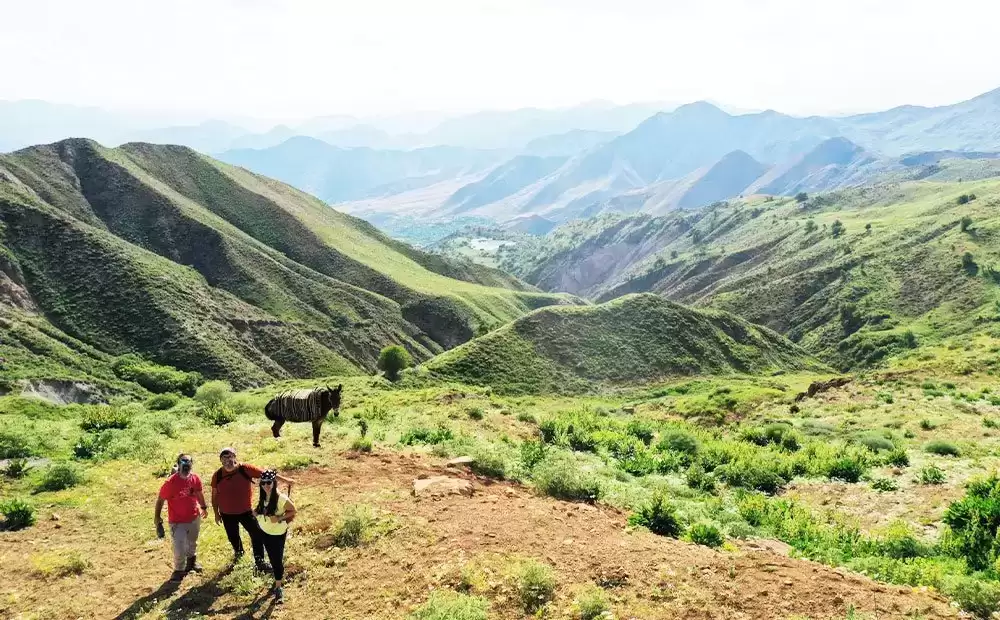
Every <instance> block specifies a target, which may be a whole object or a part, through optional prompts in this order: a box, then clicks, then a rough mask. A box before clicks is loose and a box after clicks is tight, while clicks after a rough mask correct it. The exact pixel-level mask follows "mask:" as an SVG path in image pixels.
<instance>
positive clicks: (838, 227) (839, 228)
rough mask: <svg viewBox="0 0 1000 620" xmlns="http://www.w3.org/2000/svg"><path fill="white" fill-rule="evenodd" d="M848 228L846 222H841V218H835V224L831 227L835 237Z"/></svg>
mask: <svg viewBox="0 0 1000 620" xmlns="http://www.w3.org/2000/svg"><path fill="white" fill-rule="evenodd" d="M846 230H847V228H846V227H845V226H844V223H843V222H841V221H840V220H834V222H833V226H831V227H830V233H831V234H833V238H834V239H836V238H837V237H839V236H840V235H842V234H844V231H846Z"/></svg>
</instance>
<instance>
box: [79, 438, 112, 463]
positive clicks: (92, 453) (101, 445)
mask: <svg viewBox="0 0 1000 620" xmlns="http://www.w3.org/2000/svg"><path fill="white" fill-rule="evenodd" d="M113 438H114V433H112V432H109V431H103V432H100V433H84V434H83V435H81V436H80V439H79V440H78V441H77V442H76V444H75V445H74V446H73V456H75V457H76V458H78V459H94V458H97V457H98V456H100V455H101V454H102V453H103V452H105V451H106V450H107V449H108V446H109V445H110V444H111V440H112V439H113Z"/></svg>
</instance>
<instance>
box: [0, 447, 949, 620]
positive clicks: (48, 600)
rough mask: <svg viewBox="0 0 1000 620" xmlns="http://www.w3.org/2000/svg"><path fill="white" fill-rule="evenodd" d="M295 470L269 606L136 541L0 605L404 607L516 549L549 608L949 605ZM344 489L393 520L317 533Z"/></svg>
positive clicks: (356, 612)
mask: <svg viewBox="0 0 1000 620" xmlns="http://www.w3.org/2000/svg"><path fill="white" fill-rule="evenodd" d="M429 475H430V476H432V475H451V476H456V477H463V478H466V479H469V480H471V481H472V482H473V485H474V490H475V492H474V494H473V496H472V497H471V498H470V497H463V496H447V497H442V498H424V497H413V496H412V495H411V493H410V490H411V488H412V484H413V480H414V479H415V478H417V477H420V476H429ZM296 478H297V479H298V480H299V487H298V489H302V491H299V490H296V491H295V492H296V493H299V497H300V498H301V499H300V500H299V501H301V510H302V515H303V518H302V520H301V524H300V529H299V531H298V532H297V533H296V534H295V543H294V544H291V543H290V547H289V553H288V561H289V564H290V568H289V573H290V575H291V577H290V579H289V584H288V586H287V588H286V593H287V596H288V602H287V604H286V605H284V606H283V607H282V608H276V609H275V608H272V607H271V606H269V605H268V604H267V603H268V599H266V598H260V599H258V600H257V601H256V602H255V603H253V604H250V603H249V602H248V600H247V599H240V598H236V597H234V596H233V595H231V594H228V593H225V592H223V591H222V590H221V589H220V588H219V587H218V585H217V583H216V581H217V579H216V576H217V573H218V572H219V570H218V568H215V569H213V568H212V566H211V563H210V565H209V569H208V570H206V572H205V574H204V575H203V576H200V577H193V578H189V579H187V580H185V582H184V584H183V585H182V586H181V588H180V589H179V590H178V591H176V592H170V591H160V592H158V593H157V594H156V595H154V596H151V595H150V593H151V592H153V591H154V590H156V589H157V587H158V586H160V584H161V583H162V582H163V579H164V578H165V574H164V566H162V564H163V562H157V561H150V560H149V557H150V556H149V554H147V553H144V552H143V550H142V549H134V548H133V549H128V548H123V549H120V550H119V553H117V554H116V555H115V566H113V567H110V568H109V567H104V569H103V570H96V569H95V570H94V571H91V572H87V573H84V574H83V575H82V576H79V577H72V578H68V579H64V580H61V581H48V582H46V581H43V580H39V579H37V578H35V579H33V580H31V577H30V575H28V574H27V573H26V572H24V571H16V572H15V573H14V574H13V575H11V574H10V573H8V579H13V583H11V582H10V581H8V583H7V584H5V585H4V586H3V587H2V590H4V591H6V590H9V589H11V588H13V592H15V593H16V595H9V594H8V593H6V592H4V594H5V595H6V596H5V600H4V601H3V602H0V616H3V614H4V613H9V614H10V615H11V617H14V618H18V617H25V618H27V617H34V616H32V615H30V614H29V613H23V614H22V615H18V612H28V611H29V610H31V609H33V608H35V606H36V605H37V606H41V607H44V608H46V609H47V610H50V609H52V608H53V606H54V605H55V603H54V602H53V601H54V600H56V599H59V598H62V597H65V601H63V602H62V604H59V605H55V607H56V608H57V609H60V610H61V611H60V612H59V613H53V614H44V615H45V616H46V617H48V616H51V617H84V618H115V617H119V618H121V617H141V614H139V613H137V612H140V611H141V610H142V609H145V608H148V606H150V605H151V604H152V603H151V601H152V599H154V598H158V599H160V600H163V599H169V600H170V603H169V604H168V606H167V612H166V617H168V618H189V617H191V616H194V615H196V614H198V613H200V614H202V615H205V616H212V617H216V618H263V617H271V616H272V614H273V617H275V618H280V617H287V618H337V619H340V618H351V619H355V618H357V619H361V618H404V617H405V616H406V614H407V613H408V612H409V610H410V609H411V608H412V607H413V606H415V605H417V604H419V603H420V602H422V601H423V600H425V599H426V596H427V593H428V591H429V589H430V588H432V587H442V586H444V585H448V584H454V583H456V582H457V579H458V575H459V574H460V569H461V567H462V566H463V565H464V564H466V563H467V562H469V561H486V560H488V559H490V558H498V557H503V556H511V555H514V556H519V557H535V558H539V559H542V560H543V561H545V562H548V563H549V564H551V565H552V566H553V567H554V569H555V573H556V577H557V581H558V587H557V594H556V601H555V605H554V608H555V609H556V613H555V614H554V615H553V616H551V617H569V616H567V615H565V612H564V610H567V609H568V608H569V606H570V602H571V601H572V598H573V594H574V590H575V587H576V584H584V583H587V582H600V583H604V584H605V585H607V586H608V594H609V598H610V600H611V601H612V605H613V608H614V611H615V617H616V618H619V619H624V618H643V619H647V618H648V619H654V618H686V619H688V618H694V619H700V618H704V619H715V618H720V619H721V618H726V619H747V620H750V619H754V620H757V619H771V618H773V619H778V618H782V619H784V618H789V617H793V616H796V615H798V616H802V617H808V618H811V619H817V620H818V619H827V618H829V619H843V618H844V617H845V616H846V614H847V610H848V609H849V607H850V606H852V605H853V606H854V607H855V608H856V609H857V611H858V612H859V613H870V614H874V617H877V618H879V619H883V618H904V617H914V615H915V614H916V617H920V618H924V619H925V620H932V619H936V618H946V617H956V612H955V611H954V610H953V609H952V608H951V607H950V606H949V605H948V603H947V601H945V600H944V599H943V598H942V597H940V596H937V595H933V594H930V593H927V592H918V591H914V590H912V589H911V588H904V587H897V586H888V585H882V584H878V583H875V582H872V581H870V580H868V579H865V578H863V577H860V576H857V575H853V574H850V573H847V572H845V571H841V570H834V569H831V568H829V567H826V566H823V565H820V564H816V563H813V562H808V561H803V560H794V559H790V558H788V557H786V556H785V555H782V554H781V553H779V552H777V551H774V550H770V549H769V547H773V548H780V545H768V544H760V545H753V544H744V545H743V546H742V548H741V550H740V551H739V552H737V553H731V552H724V551H714V550H711V549H709V548H707V547H702V546H697V545H692V544H688V543H684V542H680V541H676V540H672V539H667V538H663V537H659V536H655V535H652V534H648V533H644V532H628V531H626V529H625V527H624V526H625V515H623V514H621V513H620V512H618V511H616V510H613V509H610V508H607V507H603V506H602V507H594V506H588V505H583V504H572V503H566V502H560V501H556V500H552V499H550V498H545V497H538V496H536V495H534V494H533V493H532V492H531V491H530V490H528V489H525V488H523V487H520V486H518V485H514V484H509V483H495V482H491V481H489V480H484V479H479V478H477V477H475V476H474V475H472V474H469V473H465V472H458V471H455V470H453V469H446V468H444V467H443V466H442V465H440V461H439V460H438V459H434V458H432V457H422V456H407V455H375V456H365V457H360V458H357V459H349V458H344V459H340V460H339V461H338V462H337V465H336V466H335V467H331V468H314V469H310V470H306V471H300V472H296ZM294 498H295V496H294V495H293V499H294ZM353 502H363V503H367V504H369V505H372V506H374V507H376V508H377V509H378V510H382V511H388V512H391V513H392V514H393V515H394V516H395V520H396V523H397V529H396V530H395V531H393V532H392V533H391V534H389V535H388V536H386V537H385V538H383V539H381V540H380V541H378V542H377V543H375V544H373V545H371V546H368V547H363V548H360V549H350V550H338V549H336V548H332V549H321V548H319V547H318V546H317V541H319V540H320V538H321V537H322V532H321V530H322V529H323V527H324V525H325V523H324V519H325V516H317V515H318V514H319V513H321V512H323V511H324V510H328V509H335V508H336V507H337V506H341V505H343V504H345V503H353ZM310 513H312V516H311V517H308V518H307V515H309V514H310ZM89 536H93V537H95V539H96V538H97V537H99V536H100V532H91V533H87V532H85V531H83V530H81V529H80V528H72V529H69V530H67V529H59V530H56V529H53V525H52V524H51V523H47V522H40V523H39V525H37V526H36V527H35V528H32V530H26V531H24V532H17V533H8V534H4V535H3V538H4V539H8V540H7V542H8V543H13V545H11V544H6V545H3V547H0V548H6V551H0V563H4V565H6V566H12V565H13V564H6V562H8V561H23V559H21V558H19V557H17V556H18V555H20V554H18V553H17V552H16V551H11V548H12V546H13V547H15V548H16V547H17V546H18V543H26V544H32V545H33V546H34V547H38V546H40V545H41V544H42V543H41V542H40V540H45V543H44V544H46V545H54V546H60V545H66V544H70V543H71V541H72V540H73V539H77V542H79V538H80V537H84V538H87V537H89ZM95 544H97V542H96V540H95ZM320 546H322V545H320ZM24 550H25V548H24V547H22V551H24ZM219 553H221V551H220V552H219ZM217 555H218V554H217ZM218 559H219V561H220V562H221V559H222V556H221V555H218ZM209 560H210V561H211V558H209ZM25 579H28V580H30V581H25ZM70 591H72V592H73V594H71V593H70ZM491 593H492V594H491V596H490V598H491V600H492V603H493V615H492V616H491V617H497V618H520V617H522V615H521V614H520V613H519V612H518V611H517V605H516V600H515V598H516V597H515V596H513V593H511V592H509V591H507V590H504V588H503V587H502V586H500V585H498V586H497V588H496V589H494V590H492V591H491ZM261 594H264V593H263V592H261ZM5 605H6V607H5ZM144 605H145V606H146V607H144ZM5 609H6V612H5ZM123 610H124V611H127V614H126V615H122V614H123ZM150 617H163V616H156V615H153V616H150ZM862 617H863V616H862Z"/></svg>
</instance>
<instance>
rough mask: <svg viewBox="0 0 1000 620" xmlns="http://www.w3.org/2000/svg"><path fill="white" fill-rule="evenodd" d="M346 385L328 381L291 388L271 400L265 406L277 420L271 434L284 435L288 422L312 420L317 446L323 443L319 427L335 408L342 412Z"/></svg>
mask: <svg viewBox="0 0 1000 620" xmlns="http://www.w3.org/2000/svg"><path fill="white" fill-rule="evenodd" d="M343 390H344V386H343V385H338V386H337V387H336V388H332V387H330V386H328V385H326V386H323V387H320V388H314V389H311V390H288V391H285V392H282V393H280V394H278V395H277V396H275V397H274V398H272V399H271V400H269V401H268V403H267V405H265V406H264V416H265V417H266V418H267V419H268V420H274V424H272V425H271V434H273V435H274V436H275V437H281V426H282V425H283V424H284V423H285V422H312V427H313V447H316V448H318V447H320V445H319V431H320V429H321V428H322V427H323V421H324V420H326V416H327V414H328V413H330V410H331V409H332V410H333V416H334V417H338V416H340V394H341V392H343Z"/></svg>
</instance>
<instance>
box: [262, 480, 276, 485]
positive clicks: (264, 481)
mask: <svg viewBox="0 0 1000 620" xmlns="http://www.w3.org/2000/svg"><path fill="white" fill-rule="evenodd" d="M265 484H274V480H261V481H260V485H261V486H264V485H265Z"/></svg>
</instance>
